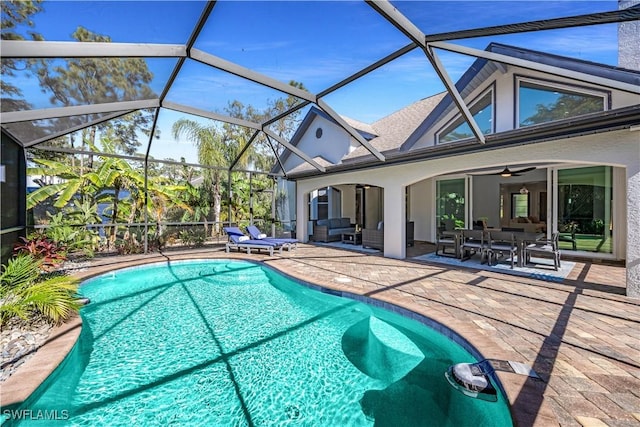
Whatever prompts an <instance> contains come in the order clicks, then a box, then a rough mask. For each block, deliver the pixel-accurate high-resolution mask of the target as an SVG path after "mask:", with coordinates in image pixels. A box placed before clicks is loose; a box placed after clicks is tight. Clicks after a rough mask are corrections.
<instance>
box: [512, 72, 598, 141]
mask: <svg viewBox="0 0 640 427" xmlns="http://www.w3.org/2000/svg"><path fill="white" fill-rule="evenodd" d="M522 82H526V83H532V84H535V85H538V86H543V87H547V88H549V89H551V90H553V89H559V90H563V91H568V92H574V93H576V94H578V95H580V94H584V95H590V96H598V97H600V98H602V111H607V110H609V96H610V92H609V91H605V90H598V89H594V88H589V87H585V86H577V85H572V84H569V83H561V82H556V81H549V80H544V79H536V78H532V77H524V76H516V85H515V89H516V90H515V92H516V93H515V97H514V98H515V123H514V129H520V85H521V84H522ZM524 127H529V126H524Z"/></svg>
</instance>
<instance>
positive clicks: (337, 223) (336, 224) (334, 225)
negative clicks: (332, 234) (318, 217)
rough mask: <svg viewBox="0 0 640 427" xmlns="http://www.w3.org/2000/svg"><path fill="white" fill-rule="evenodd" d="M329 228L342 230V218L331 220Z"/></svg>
mask: <svg viewBox="0 0 640 427" xmlns="http://www.w3.org/2000/svg"><path fill="white" fill-rule="evenodd" d="M329 228H340V218H329Z"/></svg>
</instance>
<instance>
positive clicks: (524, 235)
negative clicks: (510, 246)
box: [511, 231, 547, 267]
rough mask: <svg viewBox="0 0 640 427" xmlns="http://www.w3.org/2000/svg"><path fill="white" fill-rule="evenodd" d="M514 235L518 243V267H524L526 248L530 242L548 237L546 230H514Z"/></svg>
mask: <svg viewBox="0 0 640 427" xmlns="http://www.w3.org/2000/svg"><path fill="white" fill-rule="evenodd" d="M511 233H513V237H515V239H516V244H517V245H518V267H524V248H525V247H526V246H527V244H529V243H533V242H535V241H536V240H540V239H543V238H544V237H546V235H547V234H546V233H544V232H531V231H512V232H511Z"/></svg>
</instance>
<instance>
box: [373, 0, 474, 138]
mask: <svg viewBox="0 0 640 427" xmlns="http://www.w3.org/2000/svg"><path fill="white" fill-rule="evenodd" d="M367 3H369V5H370V6H371V7H373V8H374V9H375V10H376V11H377V12H378V13H379V14H381V15H382V16H383V17H384V18H385V19H386V20H387V21H389V22H390V23H391V24H393V25H394V26H395V27H396V28H398V29H399V30H400V31H402V32H403V33H404V34H405V35H406V36H407V37H409V38H410V39H411V40H412V41H413V42H414V43H416V44H417V45H418V46H420V47H421V48H422V50H423V51H424V53H425V55H426V56H427V58H428V59H429V62H431V65H432V66H433V68H434V70H435V71H436V73H437V74H438V76H439V77H440V80H442V83H443V84H444V85H445V87H446V88H447V92H449V95H451V98H452V99H453V102H454V103H455V104H456V106H457V107H458V110H460V114H462V116H463V117H464V119H465V120H466V122H467V123H468V124H469V126H470V127H471V131H472V132H473V134H474V135H475V137H476V138H477V139H478V141H479V142H480V143H481V144H484V142H485V139H484V135H483V134H482V132H481V131H480V128H479V127H478V124H477V123H476V121H475V120H474V118H473V115H472V114H471V112H470V111H469V108H467V105H466V104H465V102H464V100H463V99H462V96H461V95H460V92H458V89H457V88H456V85H455V83H453V81H452V80H451V79H450V78H449V75H448V74H447V72H446V71H445V68H444V66H443V65H442V63H441V62H440V60H439V59H438V57H437V56H436V55H435V52H433V51H432V50H430V49H429V48H428V46H427V43H426V41H425V35H424V33H423V32H422V31H421V30H420V29H419V28H418V27H416V26H415V25H414V24H413V22H411V21H410V20H408V19H407V18H406V17H405V16H404V15H403V14H402V13H400V11H398V9H396V8H395V7H394V6H393V5H392V4H391V3H389V2H388V1H386V0H380V1H371V0H367Z"/></svg>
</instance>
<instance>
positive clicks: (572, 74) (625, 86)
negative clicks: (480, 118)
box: [429, 42, 640, 94]
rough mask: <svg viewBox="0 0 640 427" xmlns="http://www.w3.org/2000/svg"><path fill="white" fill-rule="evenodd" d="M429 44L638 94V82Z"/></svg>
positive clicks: (478, 51)
mask: <svg viewBox="0 0 640 427" xmlns="http://www.w3.org/2000/svg"><path fill="white" fill-rule="evenodd" d="M429 46H431V47H435V48H438V49H443V50H448V51H450V52H456V53H461V54H463V55H469V56H475V57H476V58H484V59H488V60H490V61H495V62H500V63H503V64H508V65H515V66H517V67H522V68H526V69H529V70H534V71H541V72H543V73H548V74H553V75H556V76H561V77H567V78H570V79H574V80H578V81H581V82H585V83H591V84H596V85H601V86H605V87H608V88H611V89H618V90H622V91H625V92H631V93H638V94H640V85H638V84H631V83H625V82H621V81H618V80H612V79H607V78H605V77H598V76H594V75H592V74H586V73H581V72H579V71H572V70H567V69H566V68H561V67H554V66H553V65H545V64H540V63H539V62H535V61H529V60H526V59H520V58H514V57H512V56H508V55H502V54H500V53H495V52H488V51H486V50H480V49H474V48H470V47H464V46H458V45H454V44H451V43H445V42H433V43H429Z"/></svg>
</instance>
